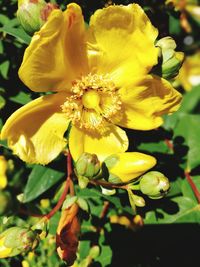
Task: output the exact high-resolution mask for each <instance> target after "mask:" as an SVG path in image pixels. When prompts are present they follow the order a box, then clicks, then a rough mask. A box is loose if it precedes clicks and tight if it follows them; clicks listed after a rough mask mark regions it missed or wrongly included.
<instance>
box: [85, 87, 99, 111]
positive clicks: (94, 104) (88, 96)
mask: <svg viewBox="0 0 200 267" xmlns="http://www.w3.org/2000/svg"><path fill="white" fill-rule="evenodd" d="M100 100H101V98H100V95H99V94H98V92H97V91H94V90H90V91H87V92H85V93H84V94H83V96H82V103H83V106H84V107H85V108H89V109H94V110H96V109H98V108H99V104H100Z"/></svg>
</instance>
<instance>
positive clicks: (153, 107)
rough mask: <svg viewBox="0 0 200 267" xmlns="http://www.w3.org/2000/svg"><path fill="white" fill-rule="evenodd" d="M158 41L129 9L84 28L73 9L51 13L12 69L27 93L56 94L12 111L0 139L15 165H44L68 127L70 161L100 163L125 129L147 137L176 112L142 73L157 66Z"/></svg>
mask: <svg viewBox="0 0 200 267" xmlns="http://www.w3.org/2000/svg"><path fill="white" fill-rule="evenodd" d="M157 35H158V32H157V29H155V28H154V27H153V26H152V24H151V22H150V21H149V19H148V17H147V16H146V15H145V13H144V11H143V10H142V8H141V7H140V6H139V5H137V4H130V5H128V6H122V5H120V6H117V5H116V6H109V7H107V8H104V9H101V10H97V11H96V12H95V13H94V15H93V16H92V17H91V20H90V23H89V27H88V29H86V28H85V23H84V19H83V16H82V12H81V8H80V7H79V6H78V5H77V4H74V3H72V4H69V5H68V6H67V10H66V11H64V12H62V11H61V10H54V11H53V12H52V13H51V15H50V16H49V18H48V21H47V22H46V24H45V25H44V26H43V27H42V28H41V30H40V31H39V32H36V33H35V35H34V36H33V38H32V41H31V44H30V45H29V47H28V48H27V49H26V51H25V54H24V59H23V62H22V65H21V67H20V70H19V76H20V78H21V80H22V81H23V82H24V83H25V84H26V85H27V86H28V87H29V88H30V89H31V90H33V91H37V92H48V91H52V92H56V93H54V94H51V95H45V96H42V97H40V98H38V99H36V100H34V101H32V102H30V103H28V104H27V105H25V106H24V107H22V108H20V109H19V110H17V111H16V112H15V113H14V114H13V115H12V116H11V117H10V118H9V119H8V120H7V122H6V124H5V125H4V127H3V129H2V132H1V138H2V139H8V145H9V147H10V148H12V149H13V152H14V153H15V154H17V155H18V156H19V157H20V158H21V159H22V160H24V161H26V162H30V163H41V164H47V163H49V162H50V161H52V160H53V159H54V158H55V157H57V156H58V154H59V153H60V152H61V151H62V150H63V148H64V147H65V145H66V142H67V141H66V139H65V138H64V137H63V135H64V133H65V132H66V130H67V128H68V126H69V123H70V122H71V125H72V127H71V131H70V135H69V148H70V151H71V153H72V156H73V158H74V160H77V159H78V157H79V156H80V155H81V154H82V153H83V152H88V153H95V154H97V155H98V157H99V158H100V160H103V159H104V158H105V157H107V156H108V155H110V154H111V153H120V152H124V151H126V150H127V148H128V138H127V136H126V133H125V131H124V130H122V129H121V128H119V127H118V126H122V127H125V128H131V129H138V130H150V129H154V128H157V127H158V126H160V125H161V124H162V122H163V120H162V117H161V116H162V114H166V113H172V112H174V111H176V110H177V109H178V107H179V103H180V100H181V95H180V94H179V93H178V92H177V91H176V90H174V88H173V87H172V86H171V85H170V83H168V82H167V81H166V80H164V79H161V78H159V77H156V76H153V75H151V74H149V72H150V70H151V69H152V66H154V65H155V64H157V58H158V49H157V48H156V47H155V45H154V42H155V39H156V37H157Z"/></svg>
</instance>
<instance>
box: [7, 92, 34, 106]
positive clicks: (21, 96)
mask: <svg viewBox="0 0 200 267" xmlns="http://www.w3.org/2000/svg"><path fill="white" fill-rule="evenodd" d="M9 99H10V100H11V101H13V102H15V103H18V104H21V105H25V104H27V103H29V102H30V101H31V100H32V99H31V96H30V94H28V93H25V92H23V91H21V92H19V93H18V94H17V95H16V96H12V97H10V98H9Z"/></svg>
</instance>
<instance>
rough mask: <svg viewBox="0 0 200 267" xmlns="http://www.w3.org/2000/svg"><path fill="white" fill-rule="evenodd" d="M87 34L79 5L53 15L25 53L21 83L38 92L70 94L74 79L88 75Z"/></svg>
mask: <svg viewBox="0 0 200 267" xmlns="http://www.w3.org/2000/svg"><path fill="white" fill-rule="evenodd" d="M84 31H85V28H84V20H83V16H82V13H81V9H80V7H79V6H78V5H76V4H69V5H68V8H67V10H66V11H65V12H62V11H61V10H58V9H56V10H54V11H52V13H51V15H50V16H49V18H48V21H47V22H46V23H45V25H44V26H43V27H42V28H41V30H40V31H39V32H36V33H35V35H34V36H33V38H32V41H31V43H30V45H29V46H28V48H27V49H26V51H25V54H24V58H23V62H22V65H21V67H20V69H19V77H20V78H21V80H22V81H23V82H24V83H25V84H26V85H27V86H28V87H29V88H30V89H31V90H33V91H37V92H45V91H60V90H69V88H71V82H72V81H73V79H75V78H77V76H78V75H81V74H84V73H85V72H87V57H86V48H85V35H84Z"/></svg>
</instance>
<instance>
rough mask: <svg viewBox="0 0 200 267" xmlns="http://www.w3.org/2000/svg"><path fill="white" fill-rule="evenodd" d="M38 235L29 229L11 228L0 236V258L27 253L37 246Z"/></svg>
mask: <svg viewBox="0 0 200 267" xmlns="http://www.w3.org/2000/svg"><path fill="white" fill-rule="evenodd" d="M38 241H39V238H38V235H37V233H36V232H34V231H32V230H31V229H27V228H22V227H17V226H16V227H11V228H9V229H7V230H6V231H4V232H3V233H1V235H0V258H7V257H12V256H16V255H18V254H20V253H22V252H28V251H29V250H32V249H34V248H35V247H36V246H37V245H38Z"/></svg>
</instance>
